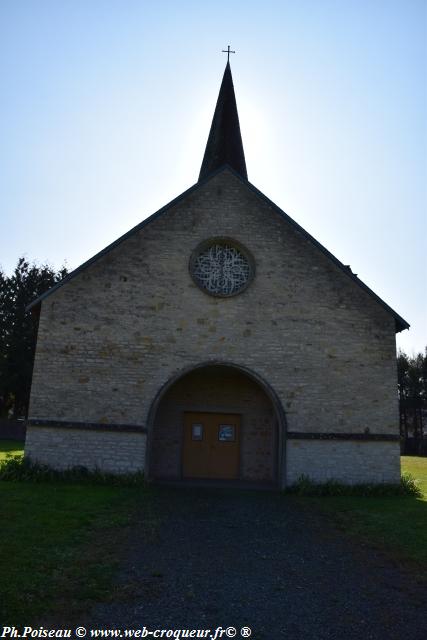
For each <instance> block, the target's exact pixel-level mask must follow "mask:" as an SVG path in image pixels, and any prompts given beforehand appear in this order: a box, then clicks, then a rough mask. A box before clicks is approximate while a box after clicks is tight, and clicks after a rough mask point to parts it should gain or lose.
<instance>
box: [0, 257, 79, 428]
mask: <svg viewBox="0 0 427 640" xmlns="http://www.w3.org/2000/svg"><path fill="white" fill-rule="evenodd" d="M66 274H67V270H66V268H65V267H62V268H61V269H60V270H59V271H58V272H55V271H54V270H53V269H52V267H50V266H49V265H46V264H45V265H41V266H38V265H36V264H35V263H33V264H30V263H29V262H28V261H27V260H26V259H25V258H19V260H18V264H17V266H16V268H15V270H14V272H13V273H12V275H11V276H6V275H5V274H4V273H3V272H2V271H0V415H8V413H10V411H12V413H13V416H14V417H18V416H26V415H27V413H28V403H29V397H30V386H31V376H32V370H33V362H34V353H35V347H36V337H37V326H38V317H37V315H36V314H34V313H29V312H26V310H25V309H26V307H27V305H29V304H30V302H32V301H33V300H34V299H35V298H37V297H38V296H39V295H41V294H42V293H44V292H45V291H47V289H49V288H50V287H52V286H53V285H54V284H55V283H56V282H59V280H61V279H62V278H63V277H64V276H65V275H66Z"/></svg>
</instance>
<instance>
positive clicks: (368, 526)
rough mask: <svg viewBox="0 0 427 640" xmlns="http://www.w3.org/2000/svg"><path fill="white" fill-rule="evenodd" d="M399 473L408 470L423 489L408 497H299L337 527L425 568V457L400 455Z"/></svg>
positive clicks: (426, 464) (426, 475)
mask: <svg viewBox="0 0 427 640" xmlns="http://www.w3.org/2000/svg"><path fill="white" fill-rule="evenodd" d="M401 463H402V473H410V474H411V475H412V476H413V478H415V480H416V482H417V484H418V486H419V487H420V488H421V490H422V491H423V497H422V498H414V497H411V496H393V497H354V496H349V497H346V496H339V497H332V496H326V497H321V498H301V500H303V501H304V503H305V504H307V503H309V504H310V503H311V504H312V505H313V506H315V507H316V508H320V509H321V510H322V511H326V512H327V513H328V516H330V517H331V518H332V519H333V520H334V521H335V522H336V523H337V524H338V526H339V527H340V529H342V530H344V531H346V532H349V533H350V534H352V535H353V536H356V537H358V538H360V539H362V540H365V541H368V542H371V543H374V544H376V545H378V546H380V547H381V548H382V549H384V550H385V551H386V552H388V553H389V554H390V555H392V556H393V557H394V558H395V559H396V560H400V561H409V562H410V564H411V565H412V566H414V568H415V569H418V570H419V571H420V573H421V574H422V573H424V574H425V573H426V570H427V458H420V457H413V456H402V458H401Z"/></svg>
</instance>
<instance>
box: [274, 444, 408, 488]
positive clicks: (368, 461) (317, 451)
mask: <svg viewBox="0 0 427 640" xmlns="http://www.w3.org/2000/svg"><path fill="white" fill-rule="evenodd" d="M302 475H305V476H308V477H309V478H310V479H311V480H313V481H315V482H325V481H326V480H338V481H339V482H344V483H349V484H359V483H364V482H369V483H378V484H380V483H398V482H399V479H400V445H399V442H395V441H392V442H375V441H367V442H363V441H362V442H357V441H356V442H355V441H340V440H288V441H287V444H286V476H287V484H293V483H294V482H296V481H297V480H298V478H300V477H301V476H302Z"/></svg>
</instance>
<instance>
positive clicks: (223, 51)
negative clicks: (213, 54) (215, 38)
mask: <svg viewBox="0 0 427 640" xmlns="http://www.w3.org/2000/svg"><path fill="white" fill-rule="evenodd" d="M222 53H226V54H227V62H230V53H236V52H235V51H231V49H230V45H228V47H227V50H225V49H223V50H222Z"/></svg>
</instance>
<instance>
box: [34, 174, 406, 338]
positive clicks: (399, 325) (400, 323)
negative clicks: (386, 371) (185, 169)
mask: <svg viewBox="0 0 427 640" xmlns="http://www.w3.org/2000/svg"><path fill="white" fill-rule="evenodd" d="M223 171H230V172H231V173H232V174H233V175H234V176H235V177H236V178H237V179H238V180H240V181H241V182H242V183H243V184H244V185H245V186H246V187H248V188H249V189H250V190H251V191H252V192H253V193H255V195H256V196H257V197H258V198H260V199H261V200H262V201H263V202H265V203H266V204H267V205H269V206H270V207H271V208H272V209H273V210H274V211H276V213H278V214H279V215H280V216H281V217H282V218H283V219H284V220H286V222H287V223H289V224H290V225H291V226H292V227H293V228H294V229H296V230H297V231H298V232H299V233H300V234H301V235H302V236H303V237H304V238H306V239H307V240H309V241H310V242H311V243H312V244H313V245H314V246H315V247H317V249H319V250H320V251H321V252H322V253H323V254H324V255H325V256H327V257H328V258H329V259H330V260H331V261H332V262H333V263H334V264H335V265H336V266H337V267H339V268H340V269H341V270H342V271H343V272H344V273H345V274H346V276H347V277H348V278H350V279H351V280H353V282H355V284H357V285H358V286H359V287H360V288H361V289H363V290H364V291H366V293H368V294H369V295H370V296H371V298H373V299H374V300H375V301H376V302H377V303H378V304H380V305H381V306H382V307H383V308H384V309H385V310H386V311H388V312H389V313H390V314H391V315H392V316H393V317H394V319H395V324H396V333H399V332H400V331H403V330H404V329H409V327H410V325H409V323H408V322H406V320H404V319H403V318H402V317H401V316H400V315H399V314H398V313H396V311H394V309H392V308H391V307H390V306H389V305H388V304H387V303H386V302H384V300H382V299H381V298H380V297H379V296H377V294H376V293H374V292H373V291H372V289H370V288H369V287H368V286H367V285H366V284H365V283H364V282H362V280H360V278H358V277H357V275H356V274H354V273H353V272H352V271H351V269H350V268H349V267H348V266H347V265H345V264H343V263H342V262H341V261H340V260H338V258H336V257H335V256H334V255H333V254H332V253H331V252H330V251H328V249H326V247H324V246H323V245H322V244H321V243H320V242H318V241H317V240H316V239H315V238H313V236H312V235H310V234H309V233H308V232H307V231H306V230H305V229H304V228H303V227H301V226H300V225H299V224H298V223H297V222H295V220H293V219H292V218H291V217H290V216H288V214H287V213H285V212H284V211H283V210H282V209H280V207H278V206H277V205H276V204H275V203H274V202H273V201H272V200H270V198H268V197H267V196H266V195H264V194H263V193H262V192H261V191H259V189H257V188H256V187H255V186H254V185H253V184H251V183H250V182H249V181H248V180H245V179H244V178H243V177H242V176H241V175H240V174H239V173H238V172H237V171H235V170H234V169H233V168H232V167H230V166H229V165H227V164H225V165H223V166H222V167H219V168H218V169H217V170H216V171H214V172H212V173H210V174H209V175H208V176H207V177H206V178H205V179H204V180H201V181H199V182H197V183H196V184H195V185H193V186H192V187H190V188H189V189H187V190H186V191H184V192H183V193H181V195H179V196H177V197H176V198H174V200H172V201H171V202H169V203H168V204H166V205H165V206H164V207H162V208H161V209H159V210H158V211H156V213H153V214H152V215H151V216H149V217H148V218H146V219H145V220H143V221H142V222H140V223H139V224H137V225H136V226H135V227H133V229H131V230H130V231H128V232H127V233H125V234H124V235H123V236H121V237H120V238H118V239H117V240H115V241H114V242H112V243H111V244H109V245H108V246H107V247H105V249H102V251H99V253H97V254H96V255H94V256H93V257H92V258H89V260H87V261H86V262H84V263H83V264H81V265H80V266H79V267H77V269H74V271H71V273H69V274H68V275H67V276H65V278H63V279H62V280H61V281H60V282H57V283H56V284H55V285H54V286H53V287H51V288H50V289H48V290H47V291H45V293H43V294H42V295H40V296H39V297H38V298H36V299H35V300H33V302H31V303H30V304H29V305H28V306H27V308H26V311H29V310H30V309H33V308H34V307H36V306H37V305H39V304H41V302H42V301H43V300H45V298H47V297H48V296H50V295H51V294H52V293H54V292H55V291H56V290H57V289H59V288H60V287H62V286H64V284H66V283H67V282H69V281H70V280H72V279H73V278H75V277H76V276H77V275H78V274H79V273H80V272H81V271H84V270H85V269H86V268H87V267H89V266H90V265H91V264H93V263H94V262H96V261H97V260H98V259H99V258H101V257H102V256H105V255H106V254H107V253H109V252H110V251H112V249H114V248H115V247H117V246H118V245H119V244H121V243H122V242H124V241H125V240H127V239H128V238H129V237H131V236H133V235H134V234H135V233H137V232H138V231H140V230H141V229H143V228H144V227H146V226H147V225H148V224H150V222H154V220H156V219H157V218H159V217H160V216H161V215H163V214H164V213H166V212H167V211H168V210H169V209H171V208H172V207H173V206H175V205H176V204H178V203H179V202H181V201H182V200H184V199H185V198H186V197H187V196H189V195H190V194H192V193H194V192H195V191H197V190H198V189H200V188H201V187H202V186H203V185H205V184H206V183H207V182H209V181H210V180H211V179H212V178H214V177H215V176H216V175H218V174H219V173H221V172H223Z"/></svg>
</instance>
